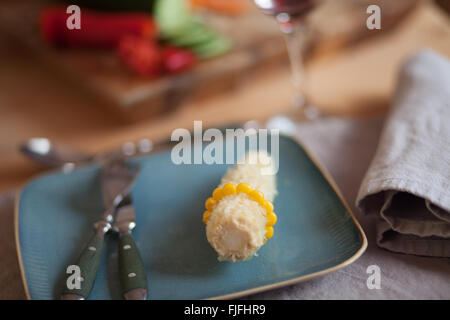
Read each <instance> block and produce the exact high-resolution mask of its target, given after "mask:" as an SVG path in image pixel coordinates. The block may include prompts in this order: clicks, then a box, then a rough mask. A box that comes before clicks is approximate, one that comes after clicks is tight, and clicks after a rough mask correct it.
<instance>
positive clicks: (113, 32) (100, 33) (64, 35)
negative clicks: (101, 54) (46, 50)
mask: <svg viewBox="0 0 450 320" xmlns="http://www.w3.org/2000/svg"><path fill="white" fill-rule="evenodd" d="M69 16H70V14H68V13H66V8H65V7H60V6H52V7H48V8H46V9H44V10H43V11H42V12H41V15H40V17H39V26H40V31H41V34H42V36H43V38H44V39H45V40H46V41H48V42H50V43H52V44H54V45H58V46H67V47H94V48H97V47H100V48H112V47H115V46H117V45H118V43H119V40H120V39H121V38H123V37H124V36H127V35H135V36H140V37H145V38H147V39H155V38H156V37H157V33H158V32H157V28H156V23H155V21H154V20H153V19H152V17H151V16H150V15H148V14H143V13H131V12H130V13H103V12H97V11H93V10H87V9H83V8H82V9H81V29H73V30H70V29H68V28H67V26H66V21H67V18H69Z"/></svg>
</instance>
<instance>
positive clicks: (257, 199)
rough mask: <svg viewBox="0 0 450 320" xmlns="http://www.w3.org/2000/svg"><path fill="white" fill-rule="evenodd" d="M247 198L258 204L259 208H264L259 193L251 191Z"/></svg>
mask: <svg viewBox="0 0 450 320" xmlns="http://www.w3.org/2000/svg"><path fill="white" fill-rule="evenodd" d="M248 196H249V197H250V198H252V199H253V200H255V201H256V202H258V203H259V204H260V205H261V206H264V195H263V194H262V193H261V192H260V191H258V190H253V191H252V192H250V193H249V194H248Z"/></svg>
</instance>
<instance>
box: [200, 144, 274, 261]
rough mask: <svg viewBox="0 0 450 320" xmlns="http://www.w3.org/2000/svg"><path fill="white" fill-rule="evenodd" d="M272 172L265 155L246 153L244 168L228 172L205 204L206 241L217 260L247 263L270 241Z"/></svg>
mask: <svg viewBox="0 0 450 320" xmlns="http://www.w3.org/2000/svg"><path fill="white" fill-rule="evenodd" d="M273 168H274V167H273V161H272V158H271V157H270V155H269V154H268V153H267V152H265V151H264V152H263V151H259V152H257V151H251V152H248V153H247V154H246V155H245V158H244V162H243V164H238V165H236V166H235V167H234V168H232V169H230V170H228V172H227V173H226V174H225V176H224V177H223V178H222V181H221V183H220V185H219V186H218V187H217V188H216V189H215V190H214V192H213V195H212V197H211V198H209V199H207V200H206V203H205V206H206V211H205V213H204V215H203V221H204V222H205V223H206V237H207V239H208V241H209V243H210V244H211V246H212V247H213V248H214V249H215V250H216V251H217V253H218V255H219V260H229V261H233V262H235V261H241V260H246V259H249V258H251V257H252V256H253V255H255V254H256V252H257V251H258V249H259V248H260V247H261V246H262V245H263V244H264V243H265V242H266V240H267V239H269V238H271V237H272V235H273V226H274V225H275V223H276V220H277V216H276V215H275V213H274V212H273V205H272V201H273V199H274V198H275V195H276V179H275V172H274V170H273Z"/></svg>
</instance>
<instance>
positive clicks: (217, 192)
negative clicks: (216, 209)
mask: <svg viewBox="0 0 450 320" xmlns="http://www.w3.org/2000/svg"><path fill="white" fill-rule="evenodd" d="M212 195H213V198H214V200H216V201H220V199H222V198H223V189H222V188H216V189H215V190H214V192H213V194H212Z"/></svg>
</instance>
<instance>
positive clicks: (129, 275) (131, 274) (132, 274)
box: [128, 272, 136, 278]
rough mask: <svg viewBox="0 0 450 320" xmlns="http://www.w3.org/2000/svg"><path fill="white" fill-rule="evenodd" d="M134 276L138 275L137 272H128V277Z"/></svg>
mask: <svg viewBox="0 0 450 320" xmlns="http://www.w3.org/2000/svg"><path fill="white" fill-rule="evenodd" d="M134 277H136V273H134V272H131V273H129V274H128V278H134Z"/></svg>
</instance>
